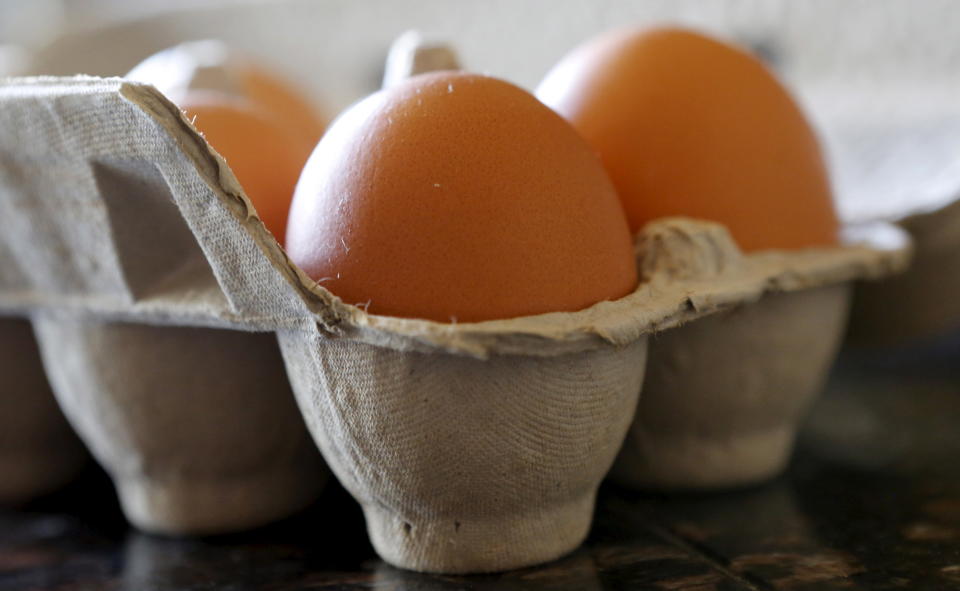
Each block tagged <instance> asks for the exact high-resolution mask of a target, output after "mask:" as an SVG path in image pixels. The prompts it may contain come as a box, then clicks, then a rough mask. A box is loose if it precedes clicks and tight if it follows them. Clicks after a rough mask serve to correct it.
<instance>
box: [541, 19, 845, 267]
mask: <svg viewBox="0 0 960 591" xmlns="http://www.w3.org/2000/svg"><path fill="white" fill-rule="evenodd" d="M536 94H537V97H538V98H540V100H542V101H543V102H544V103H546V104H547V105H549V106H550V107H552V108H554V109H555V110H556V111H557V112H559V113H560V114H561V115H563V116H564V117H565V118H566V119H567V120H569V121H570V122H571V123H572V124H573V126H574V127H576V128H577V130H578V131H579V132H580V133H581V134H582V135H583V137H584V138H586V140H587V141H588V142H589V143H590V144H591V145H592V146H593V147H594V148H595V149H596V151H597V152H598V153H599V154H600V156H601V158H602V159H603V163H604V165H605V167H606V169H607V171H608V172H609V173H610V176H611V178H612V179H613V182H614V184H615V185H616V187H617V191H618V192H619V194H620V197H621V199H622V200H623V203H624V207H625V208H626V210H627V217H628V218H629V220H630V226H631V229H633V230H634V231H636V230H638V229H639V228H640V227H641V226H643V225H644V224H645V223H647V222H648V221H650V220H652V219H655V218H658V217H662V216H670V215H684V216H691V217H697V218H705V219H709V220H714V221H718V222H721V223H723V224H725V225H726V226H727V227H728V228H729V229H730V230H731V233H732V234H733V236H734V238H736V240H737V242H738V243H739V244H740V246H741V247H742V248H744V249H745V250H756V249H766V248H801V247H807V246H821V245H833V244H836V243H837V227H838V222H837V216H836V213H835V209H834V203H833V199H832V194H831V189H830V182H829V178H828V175H827V170H826V166H825V163H824V160H823V156H822V154H821V151H820V146H819V144H818V142H817V138H816V137H815V135H814V133H813V131H812V129H811V128H810V126H809V124H808V123H807V121H806V119H805V117H804V115H803V113H802V112H801V111H800V109H799V108H798V107H797V104H796V103H795V102H794V101H793V99H792V98H791V96H790V94H789V93H788V92H787V91H786V89H784V87H783V86H782V85H781V84H780V83H779V82H778V81H777V79H776V78H775V77H774V76H773V75H772V74H771V73H770V71H769V70H767V68H766V67H764V65H763V64H762V63H761V62H760V61H759V60H758V59H756V58H754V57H753V56H751V55H749V54H747V53H746V52H744V51H742V50H740V49H738V48H736V47H733V46H731V45H728V44H725V43H722V42H720V41H717V40H714V39H711V38H709V37H706V36H704V35H700V34H698V33H694V32H692V31H687V30H683V29H670V28H665V29H654V30H650V31H641V30H626V31H617V32H614V33H610V34H607V35H603V36H600V37H598V38H596V39H594V40H592V41H589V42H587V43H585V44H584V45H582V46H580V47H579V48H577V49H575V50H574V51H573V52H571V53H570V54H569V55H567V56H566V57H565V58H564V59H563V60H561V61H560V62H559V63H558V64H557V65H556V66H555V67H554V68H553V69H552V70H551V71H550V73H549V74H548V75H547V77H546V78H545V79H544V80H543V82H542V83H541V84H540V86H539V88H538V89H537V92H536Z"/></svg>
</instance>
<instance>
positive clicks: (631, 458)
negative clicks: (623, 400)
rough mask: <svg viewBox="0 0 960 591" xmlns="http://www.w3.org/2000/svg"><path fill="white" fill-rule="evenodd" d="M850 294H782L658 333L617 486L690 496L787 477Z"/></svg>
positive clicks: (828, 290)
mask: <svg viewBox="0 0 960 591" xmlns="http://www.w3.org/2000/svg"><path fill="white" fill-rule="evenodd" d="M849 295H850V285H849V283H840V284H833V285H828V286H826V287H820V288H811V289H805V290H801V291H794V292H786V293H775V294H771V295H768V296H767V297H765V298H763V299H762V300H760V301H758V302H754V303H751V304H747V305H744V306H742V307H740V308H737V309H734V310H731V311H729V312H724V313H720V314H716V315H713V316H711V317H709V318H704V319H702V320H699V321H697V322H692V323H690V324H688V325H686V326H683V327H680V328H675V329H673V330H669V331H667V332H665V333H663V334H661V335H658V336H657V338H656V339H655V340H653V341H652V343H651V347H650V356H649V361H648V365H647V379H646V382H645V384H644V393H643V396H642V398H641V401H640V406H639V408H638V410H637V415H636V419H635V422H634V424H633V426H632V427H631V429H630V432H629V434H628V436H627V439H626V441H625V442H624V445H623V449H622V450H621V452H620V455H619V457H618V459H617V462H616V463H615V464H614V468H613V471H612V472H611V478H613V479H614V480H616V481H618V482H619V483H621V484H623V485H625V486H629V487H631V488H638V489H667V490H683V489H716V488H729V487H736V486H744V485H749V484H755V483H757V482H760V481H763V480H766V479H767V478H770V477H772V476H774V475H776V474H778V473H780V472H781V471H782V470H783V469H784V468H785V467H786V463H787V461H788V460H789V458H790V453H791V451H792V450H793V443H794V439H795V438H796V433H797V430H798V428H799V425H800V423H801V421H802V419H803V418H804V417H805V414H806V411H807V409H808V408H809V407H810V405H811V404H812V403H813V401H814V400H815V398H816V396H817V395H818V394H819V393H820V391H821V389H822V386H823V383H824V381H825V380H826V377H827V372H828V370H829V369H830V366H831V365H832V364H833V360H834V358H835V356H836V353H837V351H838V349H839V345H840V339H841V337H842V336H843V331H844V329H845V328H846V315H847V310H848V308H849V301H850V298H849Z"/></svg>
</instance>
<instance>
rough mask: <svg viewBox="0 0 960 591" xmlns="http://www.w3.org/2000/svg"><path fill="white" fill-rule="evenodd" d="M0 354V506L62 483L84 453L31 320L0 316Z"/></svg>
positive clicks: (84, 457) (74, 471)
mask: <svg viewBox="0 0 960 591" xmlns="http://www.w3.org/2000/svg"><path fill="white" fill-rule="evenodd" d="M0 358H2V359H3V379H4V383H3V388H2V390H0V505H9V504H19V503H22V502H25V501H29V500H30V499H32V498H34V497H36V496H39V495H41V494H44V493H48V492H51V491H53V490H55V489H57V488H59V487H60V486H62V485H64V484H66V483H67V482H68V481H69V480H70V479H71V478H73V477H74V476H75V475H76V474H77V472H79V471H80V469H81V467H82V466H83V465H84V463H85V462H86V460H87V454H86V451H85V450H84V449H83V445H82V444H81V443H80V441H79V440H78V439H77V437H76V435H74V434H73V430H71V429H70V425H68V424H67V421H66V419H64V417H63V414H62V413H61V412H60V409H59V408H58V407H57V403H56V401H55V400H54V398H53V392H51V391H50V385H49V384H48V383H47V377H46V375H45V374H44V372H43V364H42V363H41V361H40V353H39V351H38V350H37V343H36V341H35V339H34V336H33V329H32V328H31V327H30V321H29V320H26V319H23V318H2V319H0Z"/></svg>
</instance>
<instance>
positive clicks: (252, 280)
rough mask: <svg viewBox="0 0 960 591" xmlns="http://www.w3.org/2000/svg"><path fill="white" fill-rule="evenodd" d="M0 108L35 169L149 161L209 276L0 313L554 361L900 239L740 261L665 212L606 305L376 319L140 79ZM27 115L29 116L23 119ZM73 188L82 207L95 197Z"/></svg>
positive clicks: (19, 85) (843, 277) (54, 295)
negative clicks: (470, 317)
mask: <svg viewBox="0 0 960 591" xmlns="http://www.w3.org/2000/svg"><path fill="white" fill-rule="evenodd" d="M0 104H2V105H3V106H4V108H3V109H0V128H3V129H14V128H16V129H17V130H18V131H17V132H16V133H12V134H8V135H7V136H6V137H5V138H0V151H4V152H7V153H10V154H16V155H17V156H18V158H27V159H36V160H37V161H41V162H50V161H55V160H57V159H65V160H72V161H75V163H79V161H80V160H83V161H111V162H130V161H140V160H146V161H148V162H149V163H151V164H153V165H155V166H157V167H159V169H160V173H161V175H162V176H163V179H164V181H165V182H167V183H168V187H167V189H168V190H169V193H170V197H171V198H172V200H173V201H174V203H175V204H176V208H177V210H178V212H179V214H180V216H181V217H182V220H180V221H181V222H182V223H183V224H185V225H186V226H187V227H188V228H189V230H190V232H191V233H192V234H193V236H194V238H195V239H196V241H197V244H198V245H199V248H200V250H202V252H203V256H204V257H205V259H206V263H207V264H208V265H209V267H210V270H211V271H212V275H213V276H214V278H215V280H216V281H215V283H213V282H208V283H206V284H204V283H201V282H190V281H186V282H181V283H184V285H180V286H177V285H176V281H170V282H168V283H171V284H172V285H173V287H171V288H170V289H166V290H163V289H161V290H159V291H158V292H156V293H151V294H149V296H142V295H136V294H134V293H133V292H134V291H135V290H133V289H130V290H126V292H125V291H124V290H120V292H117V293H112V294H105V293H101V292H99V291H97V289H94V290H93V291H92V292H91V293H83V294H79V295H78V294H76V293H64V292H57V291H56V290H54V291H53V292H50V291H49V290H38V289H36V286H26V285H13V286H11V285H7V284H4V285H2V293H0V309H7V310H10V311H15V312H20V313H23V312H26V311H28V310H31V309H37V308H56V309H67V310H70V311H71V312H76V313H86V314H91V315H97V316H102V317H106V318H110V319H117V320H130V321H137V322H141V323H148V324H179V325H197V326H210V327H222V328H233V329H240V330H253V331H273V330H290V329H298V328H299V329H303V330H314V327H313V326H312V325H313V324H314V323H315V324H316V326H317V327H318V328H319V329H320V330H321V332H323V333H324V334H325V335H326V336H328V337H329V338H343V339H350V340H355V341H360V342H365V343H369V344H374V345H379V346H383V347H389V348H392V349H396V350H401V351H421V352H431V351H443V352H447V353H453V354H464V355H470V356H476V357H486V356H489V355H495V354H523V355H531V356H555V355H562V354H568V353H574V352H579V351H586V350H592V349H596V348H598V347H602V346H609V345H613V346H618V347H619V346H625V345H627V344H629V343H631V342H633V341H635V340H637V339H639V338H640V337H642V336H643V335H645V334H648V333H652V332H657V331H661V330H665V329H668V328H671V327H674V326H677V325H680V324H683V323H684V322H687V321H690V320H693V319H695V318H698V317H700V316H704V315H707V314H711V313H714V312H718V311H721V310H724V309H728V308H730V307H733V306H736V305H739V304H742V303H746V302H750V301H754V300H756V299H759V298H760V297H762V295H763V294H764V293H766V292H771V291H793V290H799V289H805V288H808V287H815V286H820V285H825V284H829V283H834V282H842V281H847V280H851V279H860V278H876V277H881V276H884V275H887V274H890V273H893V272H897V271H900V270H902V269H904V268H905V267H906V266H907V264H908V261H909V255H910V246H909V245H910V242H909V238H908V237H907V235H906V233H905V232H903V231H902V230H899V229H898V228H896V227H894V226H892V225H890V224H883V223H873V224H870V225H859V226H852V227H850V228H848V229H847V230H846V231H845V236H844V244H845V246H842V247H838V248H814V249H804V250H799V251H794V252H787V251H763V252H757V253H751V254H743V253H740V251H739V249H738V248H737V247H736V245H735V243H734V242H733V240H732V239H731V238H730V236H729V234H728V233H727V232H726V230H725V229H724V228H723V227H722V226H719V225H717V224H713V223H709V222H702V221H696V220H690V219H683V218H671V219H662V220H657V221H656V222H653V223H651V224H649V225H648V226H647V227H646V228H644V229H643V230H641V232H640V233H639V234H638V237H637V248H638V255H639V256H640V258H641V261H640V266H641V272H642V276H643V277H644V281H642V282H641V284H640V285H639V286H638V288H637V290H636V291H634V292H633V293H632V294H630V295H628V296H626V297H624V298H621V299H619V300H616V301H609V302H600V303H598V304H595V305H594V306H591V307H590V308H587V309H585V310H582V311H578V312H562V313H550V314H542V315H537V316H528V317H521V318H513V319H507V320H496V321H487V322H479V323H463V324H444V323H438V322H433V321H428V320H418V319H404V318H394V317H386V316H377V315H373V314H367V313H366V312H365V311H364V310H363V309H361V308H359V307H357V306H354V305H350V304H348V303H345V302H343V301H341V300H340V299H339V298H337V297H336V296H335V295H334V294H332V293H331V292H329V291H327V290H326V289H324V288H323V287H322V286H320V285H318V284H317V283H316V282H315V281H313V280H312V279H310V278H309V277H307V276H306V275H305V274H304V273H303V272H302V271H301V270H300V269H299V268H297V267H296V266H295V265H294V264H293V263H292V262H291V261H290V260H289V259H288V258H287V256H286V254H285V253H284V252H283V250H282V248H280V245H279V244H277V242H276V240H275V239H274V237H273V236H272V235H271V234H270V233H269V232H268V231H267V230H266V228H265V227H264V226H263V224H262V223H261V222H260V221H259V219H258V218H257V216H256V212H255V209H254V207H253V205H252V203H251V202H250V200H249V199H248V198H247V197H246V195H245V194H244V192H243V189H242V187H241V186H240V184H239V182H238V181H237V179H236V177H235V176H234V174H233V173H232V172H231V171H230V169H229V167H228V166H227V164H226V162H225V161H224V159H223V158H222V157H221V156H220V155H219V154H217V153H216V151H215V150H213V149H212V148H211V147H210V146H209V145H208V144H207V143H206V141H205V140H204V139H203V137H202V135H201V134H200V133H199V132H197V130H196V129H195V128H194V127H193V126H192V125H191V124H190V122H189V121H188V120H187V118H186V117H185V116H184V114H183V113H182V112H181V111H180V109H179V108H178V107H177V106H176V105H174V104H173V103H172V102H170V101H169V100H167V99H166V98H165V97H164V96H163V95H162V94H161V93H159V92H158V91H157V90H156V89H154V88H153V87H151V86H148V85H144V84H140V83H132V82H128V81H125V80H123V79H119V78H95V77H88V76H77V77H68V78H56V77H41V78H11V79H6V80H4V81H2V82H0ZM78 115H82V116H78ZM27 120H30V121H31V123H32V124H31V125H24V123H23V122H24V121H27ZM117 135H120V136H122V139H121V138H118V137H116V136H117ZM84 164H85V162H84ZM38 170H39V171H40V173H41V174H42V173H43V172H44V168H43V167H39V168H38ZM51 174H52V173H51ZM0 178H2V177H0ZM198 183H201V184H202V187H203V191H202V192H201V193H202V198H201V199H197V198H196V191H197V187H198ZM191 192H193V193H195V194H194V195H191V194H190V193H191ZM85 197H87V198H89V200H90V203H91V204H96V203H100V202H101V201H102V200H103V197H102V196H100V195H96V196H92V195H86V196H85ZM8 198H10V199H13V198H15V196H14V195H13V194H11V195H9V196H8ZM134 263H136V261H134ZM196 264H200V265H201V266H202V262H201V263H196ZM183 267H184V268H186V267H189V264H187V263H184V265H183ZM177 273H180V274H184V272H183V270H182V269H181V268H178V269H177V270H176V272H171V273H170V274H171V276H176V274H177ZM120 274H121V275H122V274H123V269H121V270H120ZM187 275H189V274H187ZM4 283H7V282H4ZM121 292H122V293H121ZM127 292H129V293H127Z"/></svg>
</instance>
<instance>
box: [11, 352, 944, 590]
mask: <svg viewBox="0 0 960 591" xmlns="http://www.w3.org/2000/svg"><path fill="white" fill-rule="evenodd" d="M39 589H57V590H62V591H66V590H90V591H99V590H137V591H152V590H166V589H197V590H199V589H230V590H244V589H266V590H273V591H283V590H287V589H315V590H347V589H380V590H392V589H398V590H399V589H411V590H428V591H433V590H438V591H439V590H455V589H456V590H473V589H477V590H492V589H497V590H506V591H510V590H520V589H549V590H555V591H560V590H566V589H570V590H574V589H575V590H591V589H638V590H645V589H650V590H664V591H667V590H674V591H734V590H737V591H739V590H772V589H776V590H781V589H784V590H786V589H789V590H810V591H813V590H817V591H830V590H834V589H844V590H849V589H871V590H874V589H876V590H886V589H911V590H920V589H924V590H925V589H937V590H940V589H960V341H955V342H949V343H941V344H940V345H939V346H938V347H936V348H928V349H926V350H924V351H922V352H913V353H910V354H897V355H883V356H880V355H863V354H859V355H850V354H848V355H846V356H845V357H844V358H843V359H842V361H841V363H840V365H839V367H838V368H837V370H836V371H835V372H834V374H833V376H832V378H831V380H830V383H829V385H828V388H827V392H826V393H825V395H824V396H823V398H822V399H821V400H820V402H819V403H818V404H817V406H816V408H815V409H814V412H813V414H812V416H811V419H810V421H809V422H808V424H807V426H806V428H805V429H804V432H803V435H802V437H801V440H800V443H799V446H798V450H797V453H796V455H795V458H794V462H793V464H792V466H791V468H790V470H789V471H788V473H787V474H785V475H784V476H783V477H781V478H779V479H777V480H776V481H774V482H771V483H769V484H767V485H764V486H762V487H757V488H752V489H748V490H741V491H732V492H726V493H722V494H710V495H706V494H704V495H674V496H666V495H640V494H636V493H630V492H627V491H623V490H619V489H616V488H614V487H610V486H607V487H605V488H604V489H603V490H602V491H601V497H600V502H599V506H598V509H597V517H596V523H595V525H594V528H593V530H592V532H591V534H590V537H589V539H588V541H587V543H586V544H585V545H584V546H583V547H582V548H580V549H579V550H578V551H576V552H575V553H574V554H572V555H570V556H568V557H566V558H564V559H561V560H559V561H556V562H553V563H551V564H548V565H544V566H542V567H539V568H532V569H526V570H520V571H514V572H510V573H505V574H501V575H490V576H480V577H444V576H431V575H418V574H415V573H407V572H403V571H399V570H396V569H393V568H391V567H389V566H387V565H385V564H384V563H382V562H381V561H380V560H378V559H377V558H376V556H375V555H374V553H373V551H372V549H371V548H370V546H369V544H368V543H367V541H366V536H365V532H364V530H363V519H362V516H361V514H360V511H359V509H358V508H357V507H356V505H355V504H354V503H353V501H352V500H351V499H350V498H349V496H347V494H346V493H345V492H344V491H343V490H342V489H341V488H339V486H336V485H334V486H331V487H329V488H328V490H327V492H326V493H325V494H324V496H323V497H322V498H321V499H320V500H319V501H318V502H317V503H316V504H315V505H314V506H313V507H311V508H310V509H308V510H307V511H305V512H303V513H301V514H299V515H297V516H295V517H293V518H290V519H288V520H286V521H284V522H282V523H279V524H276V525H273V526H270V527H268V528H264V529H261V530H257V531H254V532H249V533H246V534H243V535H236V536H228V537H219V538H208V539H202V540H177V539H166V538H158V537H153V536H149V535H144V534H140V533H137V532H136V531H133V530H131V529H130V528H129V527H128V526H127V525H126V524H125V523H124V521H123V518H122V516H121V515H120V512H119V509H118V507H117V504H116V499H115V497H114V495H113V492H112V489H111V487H110V485H109V482H108V481H107V480H106V478H105V476H104V475H103V474H102V473H100V472H99V471H97V470H96V469H93V468H91V469H90V470H89V471H88V472H87V474H86V475H85V477H84V478H83V479H81V480H80V481H78V482H77V483H75V484H74V485H72V486H71V487H70V488H69V489H67V490H64V491H61V492H60V493H58V494H56V495H53V496H51V497H48V498H45V499H41V500H39V501H37V502H35V503H33V504H32V505H30V506H28V507H24V508H21V509H20V510H18V511H12V510H6V511H0V590H2V591H27V590H39Z"/></svg>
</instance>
